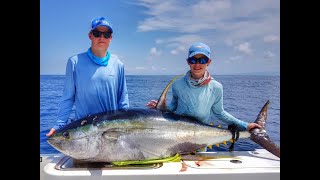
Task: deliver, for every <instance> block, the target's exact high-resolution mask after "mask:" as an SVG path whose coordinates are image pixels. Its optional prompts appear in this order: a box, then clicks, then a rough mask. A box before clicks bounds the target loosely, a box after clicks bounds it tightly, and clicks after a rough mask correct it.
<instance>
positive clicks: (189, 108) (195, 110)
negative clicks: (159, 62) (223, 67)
mask: <svg viewBox="0 0 320 180" xmlns="http://www.w3.org/2000/svg"><path fill="white" fill-rule="evenodd" d="M172 95H173V97H172V101H171V102H170V103H169V104H168V106H167V109H168V110H170V111H172V112H174V113H176V114H179V115H185V116H191V117H194V118H196V119H198V120H200V121H202V122H203V123H205V124H210V123H212V122H213V120H211V119H210V118H211V115H212V114H213V115H214V116H215V117H216V118H218V119H220V120H222V121H224V122H225V123H226V124H228V125H231V124H235V125H237V126H238V127H239V128H241V130H245V129H247V126H248V123H247V122H244V121H241V120H239V119H237V118H235V117H234V116H232V115H231V114H229V113H228V112H226V111H225V110H224V108H223V87H222V84H221V83H219V82H218V81H216V80H215V79H213V78H212V77H211V81H210V82H209V84H207V85H204V86H193V85H191V84H190V83H189V81H188V77H187V75H185V76H183V77H180V78H178V79H177V80H175V82H174V83H173V84H172Z"/></svg>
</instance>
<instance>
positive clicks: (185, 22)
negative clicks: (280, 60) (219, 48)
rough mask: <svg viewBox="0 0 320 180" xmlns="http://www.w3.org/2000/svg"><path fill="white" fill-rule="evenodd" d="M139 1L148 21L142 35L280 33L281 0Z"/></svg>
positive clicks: (244, 36)
mask: <svg viewBox="0 0 320 180" xmlns="http://www.w3.org/2000/svg"><path fill="white" fill-rule="evenodd" d="M195 2H197V3H194V2H186V1H174V0H162V1H153V0H139V5H142V6H144V7H145V8H146V11H145V14H146V15H147V17H146V18H145V19H143V20H142V21H140V22H139V25H138V31H141V32H146V31H158V30H160V31H162V30H165V31H173V32H180V33H198V32H215V33H224V34H225V35H227V36H230V37H229V38H231V39H233V38H240V39H243V38H248V37H249V38H250V37H253V36H258V35H259V36H261V35H266V34H276V33H279V32H280V3H279V0H259V1H252V0H238V1H231V0H223V1H221V0H200V1H195Z"/></svg>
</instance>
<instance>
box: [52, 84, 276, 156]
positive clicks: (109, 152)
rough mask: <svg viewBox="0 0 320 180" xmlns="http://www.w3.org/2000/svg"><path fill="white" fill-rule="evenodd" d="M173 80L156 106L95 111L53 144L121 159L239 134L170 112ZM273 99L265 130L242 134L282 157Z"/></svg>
mask: <svg viewBox="0 0 320 180" xmlns="http://www.w3.org/2000/svg"><path fill="white" fill-rule="evenodd" d="M173 81H174V79H173V80H172V81H171V82H170V83H169V84H168V85H167V87H166V88H165V89H164V91H163V93H162V94H161V96H160V98H159V100H158V104H157V106H156V109H128V110H118V111H110V112H103V113H99V114H93V115H89V116H88V117H84V118H81V119H78V120H76V121H73V122H71V123H70V124H67V125H66V126H65V127H63V128H61V129H59V130H57V132H56V133H55V134H54V135H53V136H51V137H49V138H48V143H49V144H50V145H51V146H53V147H54V148H55V149H57V150H58V151H60V152H62V153H63V154H65V155H68V156H70V157H72V158H74V159H76V160H80V161H86V162H115V161H130V160H153V159H162V158H167V157H171V156H174V155H176V154H181V155H183V154H189V153H191V152H194V151H196V150H198V149H201V148H203V147H207V146H210V145H215V144H218V143H223V142H226V141H229V140H231V139H232V138H233V139H234V137H235V136H234V135H235V133H233V132H232V131H231V130H228V129H222V128H218V127H213V126H210V125H206V124H203V123H201V122H199V121H197V120H196V119H194V118H191V117H186V116H180V115H177V114H174V113H171V112H169V111H167V110H166V109H165V102H166V94H167V92H168V90H169V87H170V86H171V84H172V82H173ZM268 104H269V101H268V102H267V103H266V104H265V105H264V106H263V108H262V109H261V111H260V113H259V115H258V117H257V119H256V120H255V121H254V122H255V123H258V124H259V125H261V126H262V129H258V128H255V129H253V130H251V131H250V132H248V131H240V132H239V136H238V137H239V138H251V140H253V141H254V142H256V143H257V144H259V145H261V146H262V147H263V148H265V149H266V150H268V151H270V152H271V153H272V154H274V155H275V156H277V157H280V148H279V147H278V146H277V145H276V144H275V143H273V142H272V141H271V139H270V138H269V137H268V135H267V134H266V131H265V123H266V119H267V109H268Z"/></svg>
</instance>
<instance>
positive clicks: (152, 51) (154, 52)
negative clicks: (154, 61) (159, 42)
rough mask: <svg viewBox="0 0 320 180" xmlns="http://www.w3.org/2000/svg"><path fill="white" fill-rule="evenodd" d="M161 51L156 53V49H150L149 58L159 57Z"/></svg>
mask: <svg viewBox="0 0 320 180" xmlns="http://www.w3.org/2000/svg"><path fill="white" fill-rule="evenodd" d="M160 55H161V51H158V50H157V48H155V47H153V48H151V49H150V56H160Z"/></svg>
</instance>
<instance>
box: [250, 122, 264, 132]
mask: <svg viewBox="0 0 320 180" xmlns="http://www.w3.org/2000/svg"><path fill="white" fill-rule="evenodd" d="M252 128H262V127H261V126H260V125H259V124H257V123H249V124H248V127H247V131H250V129H252Z"/></svg>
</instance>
